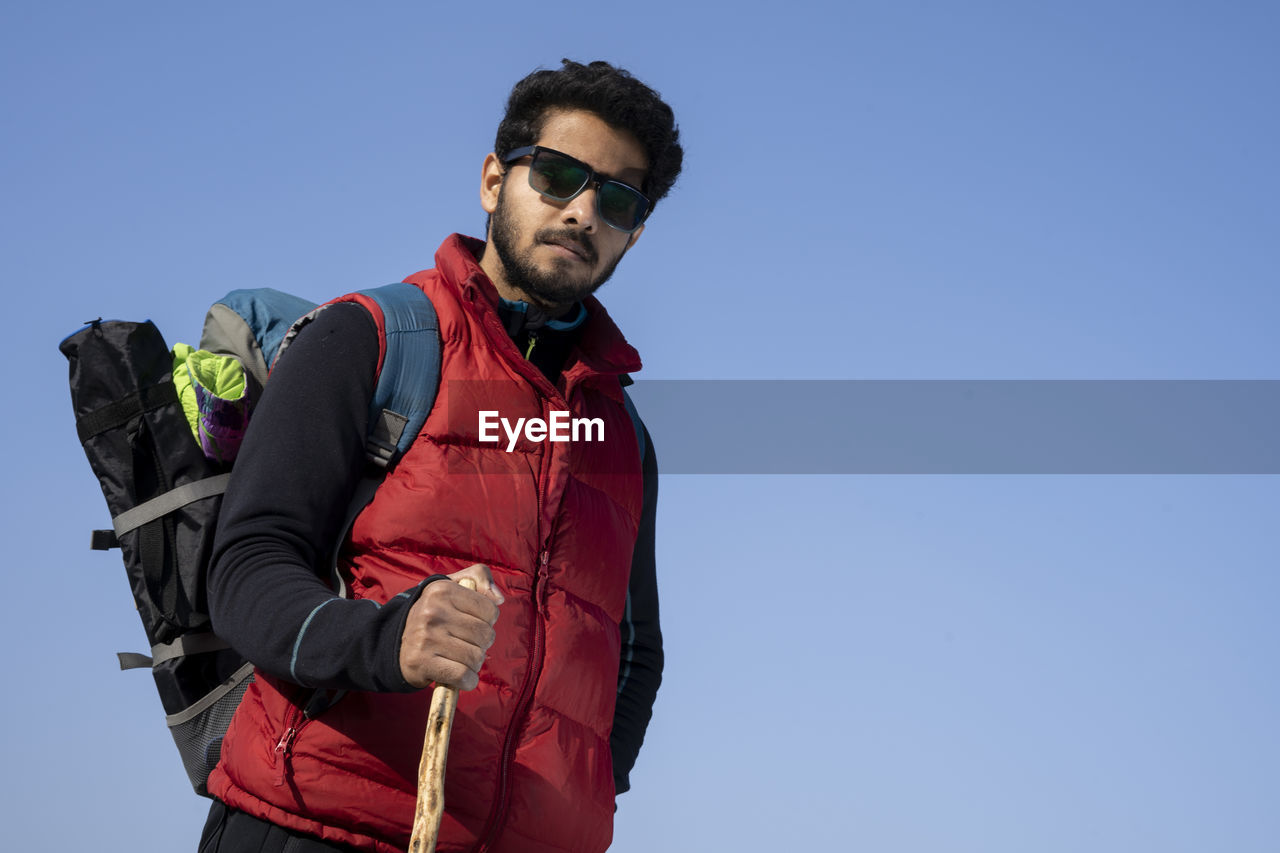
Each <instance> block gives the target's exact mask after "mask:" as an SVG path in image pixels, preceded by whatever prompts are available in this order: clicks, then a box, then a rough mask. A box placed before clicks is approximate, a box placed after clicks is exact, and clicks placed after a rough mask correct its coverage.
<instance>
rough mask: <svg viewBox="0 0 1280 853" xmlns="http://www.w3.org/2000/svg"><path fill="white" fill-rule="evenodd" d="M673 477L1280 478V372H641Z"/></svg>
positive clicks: (644, 400) (648, 419) (645, 413)
mask: <svg viewBox="0 0 1280 853" xmlns="http://www.w3.org/2000/svg"><path fill="white" fill-rule="evenodd" d="M628 391H629V393H630V394H631V396H632V399H634V400H635V403H636V407H637V408H638V409H639V411H640V414H641V417H642V418H643V419H644V422H645V424H646V425H647V427H648V428H649V432H650V433H651V434H652V436H653V440H654V446H655V447H656V449H657V452H658V461H659V466H660V468H661V470H662V472H663V473H664V474H666V473H671V474H1280V380H977V381H970V380H831V381H828V380H637V381H636V383H635V384H634V385H633V386H631V387H630V388H629V389H628Z"/></svg>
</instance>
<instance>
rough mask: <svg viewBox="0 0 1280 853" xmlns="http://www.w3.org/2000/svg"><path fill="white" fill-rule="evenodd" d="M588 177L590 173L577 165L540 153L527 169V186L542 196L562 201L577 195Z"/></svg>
mask: <svg viewBox="0 0 1280 853" xmlns="http://www.w3.org/2000/svg"><path fill="white" fill-rule="evenodd" d="M588 177H590V173H589V172H587V170H585V169H583V168H582V166H580V165H578V164H577V163H574V162H572V161H570V160H565V159H564V158H562V157H557V156H555V155H554V154H547V153H546V152H542V151H540V152H538V156H537V157H535V158H534V160H533V163H532V164H530V167H529V185H530V186H532V187H533V188H534V189H535V190H537V191H538V192H540V193H542V194H543V195H546V196H550V197H551V198H556V199H560V200H562V201H563V200H565V199H569V198H573V196H575V195H577V193H578V191H579V190H581V189H582V188H583V186H585V185H586V183H587V178H588Z"/></svg>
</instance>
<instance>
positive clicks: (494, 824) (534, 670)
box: [476, 549, 550, 853]
mask: <svg viewBox="0 0 1280 853" xmlns="http://www.w3.org/2000/svg"><path fill="white" fill-rule="evenodd" d="M549 558H550V554H549V553H548V552H547V551H546V550H545V549H544V550H543V551H542V552H541V553H540V554H539V555H538V567H537V569H536V570H535V571H537V572H538V574H537V575H536V576H535V577H534V581H533V618H534V624H533V648H532V650H531V651H530V653H529V666H528V669H527V670H526V675H525V682H524V689H523V690H522V691H521V692H520V699H519V701H517V702H516V712H515V714H513V715H512V717H511V724H510V725H509V726H507V736H506V739H505V740H504V741H503V744H502V759H501V761H500V762H499V764H498V795H497V797H496V798H495V799H494V806H493V811H492V813H491V814H490V817H489V820H490V825H489V831H488V833H486V834H485V836H484V841H482V842H481V843H480V846H479V847H477V848H476V851H477V853H486V851H488V850H489V849H490V847H491V846H492V845H493V843H494V842H495V841H497V838H498V834H499V833H500V832H501V831H502V827H503V825H504V824H505V823H506V818H507V800H508V798H509V796H510V793H511V778H510V777H511V765H512V762H513V761H514V760H515V753H516V740H517V738H518V736H519V734H520V730H521V729H523V728H524V722H525V715H526V714H528V713H529V706H530V705H532V704H533V694H534V692H535V691H536V689H537V686H538V677H539V676H540V675H541V674H542V659H543V655H544V653H545V651H546V648H545V646H546V642H547V635H546V631H547V626H546V621H545V620H546V609H547V576H546V569H547V561H548V560H549Z"/></svg>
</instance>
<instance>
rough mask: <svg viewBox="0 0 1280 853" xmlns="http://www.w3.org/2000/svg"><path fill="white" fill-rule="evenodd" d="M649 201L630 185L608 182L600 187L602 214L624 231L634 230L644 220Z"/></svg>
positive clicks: (607, 220)
mask: <svg viewBox="0 0 1280 853" xmlns="http://www.w3.org/2000/svg"><path fill="white" fill-rule="evenodd" d="M647 208H648V202H647V201H646V200H645V198H644V197H643V196H641V195H640V194H639V193H637V192H636V191H635V190H633V189H631V188H630V187H624V186H622V185H621V184H610V183H606V184H603V185H602V186H601V187H600V215H601V217H603V218H604V220H605V221H606V222H608V223H609V224H611V225H613V226H614V227H615V228H619V229H621V230H623V231H633V230H635V229H636V227H637V226H639V225H640V223H641V222H642V221H643V220H644V214H645V210H646V209H647Z"/></svg>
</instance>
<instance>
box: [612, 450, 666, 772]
mask: <svg viewBox="0 0 1280 853" xmlns="http://www.w3.org/2000/svg"><path fill="white" fill-rule="evenodd" d="M641 428H642V429H643V425H642V427H641ZM644 436H645V455H644V462H643V470H644V509H643V512H642V514H641V517H640V530H639V535H638V536H637V537H636V545H635V550H634V552H633V554H632V558H631V580H630V583H629V587H628V590H627V605H626V611H625V615H624V617H623V620H622V624H621V626H620V628H621V631H622V659H621V661H620V662H619V668H618V703H617V705H616V707H615V709H614V714H613V731H612V733H611V734H610V736H609V746H610V749H611V751H612V753H613V784H614V788H615V790H616V791H617V793H619V794H621V793H623V792H624V791H628V790H630V789H631V779H630V773H631V768H632V767H634V766H635V762H636V756H637V755H639V753H640V746H641V745H642V744H643V743H644V734H645V730H646V729H647V728H648V726H649V720H650V718H651V717H652V716H653V703H654V700H655V699H656V698H657V696H658V687H659V686H660V685H661V684H662V662H663V656H662V627H661V625H660V624H659V620H658V576H657V565H656V558H655V553H654V551H655V533H656V530H655V521H656V516H657V510H658V458H657V455H656V454H655V452H654V449H653V440H652V439H651V438H650V437H649V431H648V430H645V431H644Z"/></svg>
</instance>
